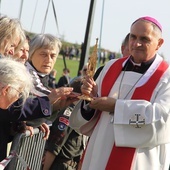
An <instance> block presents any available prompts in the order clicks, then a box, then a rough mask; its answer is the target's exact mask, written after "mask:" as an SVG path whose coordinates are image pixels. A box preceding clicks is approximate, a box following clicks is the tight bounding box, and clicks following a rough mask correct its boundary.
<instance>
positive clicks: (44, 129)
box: [39, 123, 50, 140]
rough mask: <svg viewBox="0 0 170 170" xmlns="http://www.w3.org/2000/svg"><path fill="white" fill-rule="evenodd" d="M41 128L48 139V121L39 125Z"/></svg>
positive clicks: (45, 138)
mask: <svg viewBox="0 0 170 170" xmlns="http://www.w3.org/2000/svg"><path fill="white" fill-rule="evenodd" d="M39 129H40V130H41V131H42V132H43V133H44V136H43V139H44V140H47V139H48V137H49V134H50V129H49V126H48V125H47V124H46V123H42V124H41V125H40V126H39Z"/></svg>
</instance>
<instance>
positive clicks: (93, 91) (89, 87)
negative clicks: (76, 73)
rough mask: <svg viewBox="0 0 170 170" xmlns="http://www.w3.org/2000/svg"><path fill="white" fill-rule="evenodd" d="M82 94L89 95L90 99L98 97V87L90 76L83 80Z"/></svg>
mask: <svg viewBox="0 0 170 170" xmlns="http://www.w3.org/2000/svg"><path fill="white" fill-rule="evenodd" d="M81 92H82V94H84V95H88V96H90V97H96V96H97V85H96V82H95V81H94V80H93V78H90V77H89V76H85V77H84V80H83V84H82V86H81Z"/></svg>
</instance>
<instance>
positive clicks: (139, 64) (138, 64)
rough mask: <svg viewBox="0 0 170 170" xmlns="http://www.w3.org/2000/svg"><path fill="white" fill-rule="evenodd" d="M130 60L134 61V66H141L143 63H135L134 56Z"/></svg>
mask: <svg viewBox="0 0 170 170" xmlns="http://www.w3.org/2000/svg"><path fill="white" fill-rule="evenodd" d="M130 61H131V62H132V64H133V65H134V66H141V63H135V62H134V61H133V60H132V58H130Z"/></svg>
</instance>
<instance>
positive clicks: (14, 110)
mask: <svg viewBox="0 0 170 170" xmlns="http://www.w3.org/2000/svg"><path fill="white" fill-rule="evenodd" d="M50 114H51V107H50V103H49V99H48V97H41V98H40V97H37V98H28V99H27V101H26V103H25V104H24V106H23V108H22V107H21V101H20V100H18V101H17V102H15V103H14V104H13V105H12V106H11V107H10V108H9V109H8V110H3V109H0V116H1V118H0V161H2V160H3V159H5V158H6V151H7V144H8V142H10V141H11V140H12V136H11V135H10V131H11V122H15V121H21V120H22V121H23V120H32V119H35V118H40V117H47V116H50Z"/></svg>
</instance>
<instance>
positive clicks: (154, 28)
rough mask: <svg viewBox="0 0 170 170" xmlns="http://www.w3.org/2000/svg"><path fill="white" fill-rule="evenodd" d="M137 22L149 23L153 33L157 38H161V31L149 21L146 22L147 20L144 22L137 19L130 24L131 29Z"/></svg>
mask: <svg viewBox="0 0 170 170" xmlns="http://www.w3.org/2000/svg"><path fill="white" fill-rule="evenodd" d="M138 21H143V22H146V23H150V24H151V25H152V27H153V30H154V32H155V34H156V35H157V37H158V38H162V31H161V30H160V28H159V27H158V26H157V25H156V24H154V23H153V22H151V21H148V20H144V19H139V20H136V21H135V22H133V23H132V25H131V27H132V26H133V25H134V24H135V23H136V22H138Z"/></svg>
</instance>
